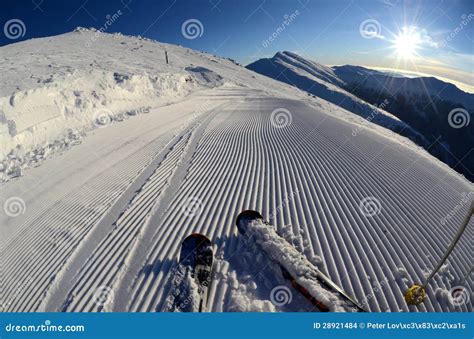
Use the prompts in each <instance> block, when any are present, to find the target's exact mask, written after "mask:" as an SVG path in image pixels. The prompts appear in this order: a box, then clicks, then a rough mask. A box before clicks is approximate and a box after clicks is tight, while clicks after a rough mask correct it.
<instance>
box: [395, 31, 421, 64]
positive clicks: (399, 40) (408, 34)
mask: <svg viewBox="0 0 474 339" xmlns="http://www.w3.org/2000/svg"><path fill="white" fill-rule="evenodd" d="M419 42H420V37H419V34H418V33H417V32H416V31H415V30H414V29H410V28H406V27H405V28H403V30H402V31H401V32H400V34H399V35H398V36H397V37H395V41H394V47H395V50H396V52H397V54H398V56H399V57H400V58H402V59H411V58H413V57H414V56H415V55H416V54H417V53H416V51H417V49H418V48H419Z"/></svg>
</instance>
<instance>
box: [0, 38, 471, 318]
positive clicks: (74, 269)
mask: <svg viewBox="0 0 474 339" xmlns="http://www.w3.org/2000/svg"><path fill="white" fill-rule="evenodd" d="M94 36H95V32H93V31H86V30H80V31H77V32H74V33H68V34H64V35H60V36H57V37H52V38H47V39H38V40H31V41H26V42H23V43H19V44H14V45H11V46H6V47H2V49H1V51H2V56H5V57H6V58H8V60H9V61H8V68H11V69H16V70H17V71H16V72H14V71H11V70H10V71H9V70H8V69H7V70H5V72H4V73H5V74H8V79H7V80H6V81H5V83H6V84H7V87H6V88H5V92H2V93H10V92H11V91H12V90H15V89H14V88H15V87H16V85H15V84H21V87H20V88H19V89H17V92H15V93H16V94H15V98H16V99H15V100H13V101H14V105H11V104H10V102H9V100H7V99H10V98H11V94H2V95H5V97H3V98H2V102H6V105H10V107H7V109H6V110H5V115H6V118H7V119H8V120H13V121H15V122H16V121H17V120H16V119H18V121H20V119H21V118H22V114H21V112H20V111H19V110H18V111H17V110H16V109H17V107H19V106H16V104H17V103H18V104H19V103H20V102H21V101H20V99H21V100H29V101H28V102H29V105H30V107H33V108H34V109H36V107H38V112H39V113H41V114H39V116H40V117H41V118H42V119H43V118H44V117H45V116H46V114H47V112H48V110H46V109H44V110H40V108H41V105H42V101H41V96H40V97H34V96H33V95H32V93H41V94H43V96H44V95H45V93H47V91H48V90H51V91H53V93H56V92H55V91H58V92H59V93H60V94H59V95H58V98H56V99H55V101H53V103H52V105H54V107H55V109H57V112H59V113H58V117H57V118H55V119H52V120H47V121H45V120H42V119H41V120H40V121H34V120H33V121H29V120H28V119H29V118H31V115H28V117H29V118H28V119H26V118H25V120H26V123H29V124H31V125H32V128H30V129H29V130H27V132H28V133H30V134H31V135H33V136H35V135H37V137H38V138H45V139H46V140H48V142H50V140H49V139H48V138H56V135H54V134H53V133H49V134H46V133H43V134H42V132H43V131H44V130H43V129H42V128H41V126H42V124H45V123H48V122H49V121H53V122H55V123H57V128H58V131H60V130H61V128H64V129H68V128H71V127H70V126H76V127H75V128H77V129H79V128H80V127H78V126H89V125H90V124H91V123H92V122H93V121H95V120H94V119H93V117H94V110H93V109H90V107H92V106H93V104H95V105H96V106H95V108H97V109H104V108H107V109H110V111H111V112H110V114H111V115H112V116H113V117H115V116H117V115H118V114H119V113H120V112H123V111H122V109H124V108H126V109H127V110H129V111H133V113H135V112H136V114H132V115H129V117H128V118H126V119H123V121H119V120H113V122H112V123H109V124H105V125H100V126H95V128H92V127H91V128H89V129H87V130H84V134H83V135H82V134H81V139H80V141H81V142H80V143H77V144H75V145H70V146H69V147H68V148H67V150H66V149H61V150H60V151H59V152H57V153H51V154H50V155H49V156H48V158H47V159H46V160H44V161H42V162H38V163H36V164H35V166H33V167H31V168H27V169H25V171H24V176H22V177H18V178H14V179H13V180H10V181H8V182H6V183H3V184H2V187H1V188H2V189H1V201H0V202H1V203H2V206H3V212H4V213H0V233H1V234H2V237H1V238H0V286H1V287H2V288H1V289H0V304H1V307H2V310H3V311H8V312H11V311H147V312H154V311H162V310H163V306H164V302H165V299H166V296H167V295H168V292H169V290H170V287H171V286H170V282H171V278H172V275H173V270H174V267H175V265H176V261H177V256H178V253H179V247H180V244H181V241H182V239H183V238H184V237H186V236H187V235H189V234H190V233H193V232H200V233H203V234H205V235H207V236H208V237H209V238H210V239H211V240H212V242H213V243H214V244H215V253H216V265H215V267H214V284H213V287H212V289H211V290H210V294H209V296H210V298H209V304H210V310H211V311H215V312H219V311H302V310H303V311H314V309H313V306H312V305H311V304H310V303H308V302H307V301H306V300H305V299H304V298H302V297H300V296H299V295H298V293H296V292H295V291H292V293H293V299H292V300H293V301H292V302H291V303H289V304H286V305H281V304H278V303H274V302H273V303H272V300H273V298H272V293H273V292H272V291H275V288H280V287H281V286H285V287H288V288H290V290H291V285H289V284H288V282H287V281H286V280H285V279H284V278H283V277H282V276H281V273H280V272H279V271H278V268H275V267H273V266H272V265H271V264H270V263H269V262H268V259H267V258H265V257H264V256H263V255H262V253H258V252H254V251H253V249H252V248H251V247H249V246H246V244H245V242H244V241H243V240H242V239H241V238H240V237H239V236H238V233H237V229H236V226H235V217H236V216H237V215H238V213H239V212H240V211H242V210H243V209H248V208H251V209H255V210H259V211H261V213H262V215H263V216H264V217H265V218H267V219H270V220H271V221H272V223H273V224H274V225H275V226H276V227H277V229H278V232H279V233H280V234H281V235H282V236H285V238H286V239H288V241H290V242H291V243H292V244H293V245H294V246H295V248H297V249H298V250H299V251H300V252H301V253H302V254H304V255H305V256H306V257H307V258H308V260H311V262H312V263H313V264H315V265H316V266H317V267H318V268H319V269H321V271H324V272H325V273H327V274H328V275H329V276H330V277H331V278H332V279H333V280H334V281H335V282H337V283H338V284H340V285H341V286H342V287H344V289H346V290H347V292H348V293H350V294H352V295H354V296H356V297H357V299H358V300H359V301H360V302H361V303H363V304H364V305H365V306H367V308H369V309H370V310H372V311H387V310H388V311H400V310H401V311H443V310H445V311H472V304H463V305H459V306H454V305H453V304H451V303H450V302H449V299H448V298H447V295H448V293H449V291H450V289H451V288H452V287H454V286H456V285H457V284H458V283H459V281H461V280H462V278H463V277H464V275H465V274H466V272H467V271H468V270H469V268H470V265H471V260H470V258H471V247H470V246H471V244H470V239H472V236H473V228H472V225H473V224H472V222H471V224H470V225H469V226H468V228H467V230H466V234H465V235H464V236H463V238H462V239H461V241H460V243H459V244H458V245H457V247H456V249H455V251H454V252H453V253H452V255H451V256H450V258H449V265H447V266H446V267H445V269H444V270H443V272H442V274H439V275H437V276H436V279H435V280H434V281H433V283H432V284H430V285H429V287H428V299H427V300H426V302H425V303H423V305H421V306H420V307H408V306H407V305H406V303H405V301H404V299H403V295H402V293H403V291H404V290H405V289H406V287H407V286H408V284H410V283H412V282H418V281H421V280H422V279H423V277H424V276H425V274H426V271H429V270H431V269H432V268H433V267H434V265H435V264H436V262H437V260H438V259H439V258H440V257H441V255H442V253H443V251H444V250H445V248H446V246H447V245H448V243H449V241H450V239H451V238H452V236H453V235H454V234H455V233H456V230H457V227H458V224H459V222H460V220H462V218H463V216H464V213H465V212H466V211H467V209H468V206H467V203H466V201H465V199H466V194H468V193H469V192H471V191H472V185H471V184H470V183H469V182H468V181H466V180H465V179H464V178H463V177H461V176H460V175H458V174H457V173H455V172H454V171H452V170H451V169H450V168H448V167H447V166H445V165H444V164H442V163H441V162H439V161H438V160H437V159H435V158H433V157H432V156H431V155H429V154H427V153H426V152H425V151H424V150H422V149H419V148H417V147H415V146H414V145H413V144H412V143H411V142H409V141H407V140H406V139H405V138H402V137H400V136H399V135H396V134H394V133H391V132H390V131H387V130H386V129H384V128H381V127H380V126H377V125H375V124H370V123H369V124H367V123H366V124H363V121H362V120H361V119H360V118H359V117H358V116H356V115H354V114H352V113H350V112H348V111H345V110H343V109H341V108H339V107H337V106H335V105H332V104H329V103H327V102H325V101H324V100H322V99H319V98H312V97H308V96H307V95H306V94H304V93H302V92H301V91H297V90H296V89H295V88H294V87H291V86H289V85H286V84H283V83H281V82H278V81H275V80H272V79H269V78H267V77H264V76H260V75H257V74H255V73H254V72H251V71H249V70H246V69H245V68H242V67H240V66H238V65H236V64H234V63H232V62H231V61H229V60H226V59H223V58H219V57H216V56H211V55H209V54H205V53H200V52H196V51H192V50H189V49H186V48H182V47H179V46H172V45H167V44H161V43H158V42H154V41H148V40H144V39H142V38H138V37H124V36H121V35H110V34H103V35H100V38H101V40H100V46H99V45H97V46H91V47H90V48H89V49H85V48H84V43H85V42H87V41H90V39H91V38H92V37H94ZM45 43H48V46H49V48H48V49H47V50H41V46H43V45H44V44H45ZM165 50H167V51H168V54H169V56H170V60H171V65H166V63H165V61H164V58H163V55H164V51H165ZM22 55H23V57H22ZM13 56H18V57H17V58H13ZM37 60H42V61H45V60H50V63H51V64H54V65H55V67H54V69H52V70H50V67H47V66H45V67H42V66H39V67H38V68H37V69H36V68H35V65H42V64H44V65H47V63H43V62H41V63H39V62H37ZM94 60H95V61H94ZM1 65H4V63H2V64H1ZM91 65H92V66H91ZM3 67H5V66H3ZM68 67H69V68H70V69H71V71H72V75H68V74H69V73H67V74H66V73H64V72H63V71H58V72H56V71H55V70H64V69H67V68H68ZM114 73H116V74H120V76H114ZM25 75H28V76H27V77H26V78H27V79H25V78H24V77H25ZM50 76H52V80H51V81H48V82H42V81H41V82H35V81H33V80H31V79H44V78H46V79H48V78H50ZM182 77H184V81H183V80H182V79H183V78H182ZM153 79H155V80H153ZM186 79H191V80H188V81H186ZM146 84H148V85H146ZM165 88H168V89H169V90H168V91H167V90H165ZM35 91H37V92H35ZM43 91H45V92H43ZM69 91H71V92H72V95H74V96H76V98H77V101H76V100H72V101H69V99H68V100H65V101H62V99H61V98H65V97H66V98H68V96H69V95H71V93H70V92H69ZM74 93H76V94H77V95H76V94H74ZM46 96H47V95H46ZM96 96H98V97H99V98H102V99H103V100H100V101H99V102H96V101H95V100H97V98H96ZM143 96H146V97H147V98H148V100H149V101H148V102H149V106H150V107H149V109H147V110H146V111H148V113H147V112H146V111H140V109H139V108H140V107H143V103H142V102H141V98H143ZM120 98H124V100H123V102H121V100H120ZM17 99H18V101H16V100H17ZM5 100H6V101H5ZM84 102H90V103H91V106H88V105H85V106H82V103H84ZM76 104H78V105H77V106H76ZM35 105H36V106H35ZM80 119H83V120H82V121H83V122H84V125H80V124H79V122H80V121H81V120H80ZM36 122H37V124H35V123H36ZM33 127H34V128H33ZM355 129H356V130H357V131H358V133H357V135H356V136H353V135H352V133H353V131H354V130H355ZM22 133H24V132H19V133H18V136H21V135H22ZM4 137H5V138H7V136H4ZM8 138H13V137H11V136H8ZM19 140H20V141H21V140H23V139H15V140H14V141H19ZM53 140H54V139H53ZM23 141H25V142H24V143H23V144H22V146H23V147H24V148H25V150H27V149H28V147H30V144H28V143H27V142H26V141H28V140H27V139H25V140H23ZM9 142H13V141H9ZM31 145H34V143H31ZM468 198H469V199H471V200H472V195H468ZM377 206H378V207H377ZM465 285H466V286H467V289H468V291H472V288H473V280H472V277H468V278H467V280H466V282H465ZM273 301H274V300H273Z"/></svg>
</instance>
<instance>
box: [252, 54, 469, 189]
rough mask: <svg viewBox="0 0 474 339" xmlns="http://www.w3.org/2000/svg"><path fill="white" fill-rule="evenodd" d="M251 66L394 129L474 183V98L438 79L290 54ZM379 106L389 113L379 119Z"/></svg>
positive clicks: (264, 73)
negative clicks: (399, 121) (340, 64)
mask: <svg viewBox="0 0 474 339" xmlns="http://www.w3.org/2000/svg"><path fill="white" fill-rule="evenodd" d="M246 67H247V68H248V69H250V70H253V71H255V72H257V73H260V74H262V75H265V76H268V77H270V78H273V79H276V80H279V81H282V82H285V83H287V84H290V85H293V86H295V87H297V88H299V89H301V90H303V91H306V92H308V93H309V94H311V95H315V96H317V97H320V98H322V99H325V100H327V101H329V102H332V103H333V104H336V105H338V106H340V107H342V108H344V109H346V110H348V111H351V112H353V113H355V114H357V115H360V116H362V117H364V118H366V119H367V120H370V121H371V122H373V123H376V124H379V125H381V126H384V127H386V128H389V129H391V130H393V131H395V132H397V133H399V134H401V135H403V136H405V137H407V138H409V139H411V140H413V141H414V142H416V143H417V144H418V145H420V146H422V147H424V148H425V149H426V150H428V151H429V152H430V153H431V154H433V155H434V156H436V157H437V158H438V159H440V160H441V161H443V162H445V163H446V164H448V165H449V166H451V167H452V168H454V169H455V170H456V171H458V172H460V173H462V174H463V175H464V176H465V177H466V178H468V179H469V180H471V181H474V152H471V151H472V149H470V147H471V146H470V145H473V144H474V127H473V126H474V122H472V123H471V120H472V118H473V117H472V115H473V113H472V112H473V110H474V94H470V93H466V92H464V91H462V90H460V89H459V88H457V87H456V86H455V85H453V84H450V83H447V82H444V81H441V80H439V79H437V78H434V77H417V78H409V77H406V76H403V75H400V74H395V73H385V72H381V71H377V70H372V69H367V68H364V67H361V66H352V65H345V66H334V67H328V66H324V65H321V64H319V63H317V62H314V61H311V60H307V59H305V58H303V57H301V56H299V55H297V54H295V53H291V52H286V51H285V52H278V53H276V54H275V55H274V56H273V57H272V58H264V59H260V60H257V61H255V62H254V63H251V64H249V65H248V66H246ZM376 107H379V109H382V110H383V111H386V112H389V113H390V114H387V113H385V114H376V115H374V114H373V111H374V109H377V108H376ZM450 112H453V113H451V114H450ZM391 115H393V116H391ZM391 117H392V118H391ZM398 119H399V120H401V121H403V122H404V123H405V124H399V123H397V121H398ZM407 124H408V125H409V127H407Z"/></svg>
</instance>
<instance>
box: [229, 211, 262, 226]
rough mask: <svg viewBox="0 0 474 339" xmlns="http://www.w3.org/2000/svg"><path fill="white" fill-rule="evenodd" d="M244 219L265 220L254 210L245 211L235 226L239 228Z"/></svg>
mask: <svg viewBox="0 0 474 339" xmlns="http://www.w3.org/2000/svg"><path fill="white" fill-rule="evenodd" d="M243 219H263V217H262V215H261V214H260V213H258V212H257V211H254V210H245V211H242V212H240V214H239V215H238V216H237V220H236V222H235V224H236V225H237V226H238V225H239V223H240V221H241V220H243Z"/></svg>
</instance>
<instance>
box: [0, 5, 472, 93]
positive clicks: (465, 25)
mask: <svg viewBox="0 0 474 339" xmlns="http://www.w3.org/2000/svg"><path fill="white" fill-rule="evenodd" d="M1 7H2V11H1V13H0V19H1V21H0V22H1V24H2V26H3V28H4V29H5V24H6V22H7V21H9V20H11V19H19V20H21V21H22V22H23V23H24V25H25V28H26V32H25V34H24V36H22V37H19V38H16V39H9V38H8V37H6V36H5V32H2V33H3V34H1V37H0V45H6V44H10V43H14V42H18V41H21V40H25V39H30V38H34V37H43V36H50V35H56V34H61V33H64V32H68V31H71V30H73V29H74V28H75V27H76V26H84V27H96V28H100V27H102V26H103V25H104V24H105V22H106V15H107V14H109V15H113V14H114V13H116V12H117V11H118V10H120V11H121V13H122V15H120V17H119V18H118V20H116V21H115V22H114V23H113V24H112V25H111V26H110V27H108V28H107V32H121V33H124V34H129V35H143V36H146V37H149V38H153V39H156V40H159V41H162V42H168V43H173V44H180V45H183V46H187V47H190V48H194V49H199V50H204V51H207V52H211V53H214V54H217V55H221V56H226V57H231V58H234V59H236V60H238V61H240V62H241V63H243V64H247V63H250V62H252V61H254V60H256V59H258V58H261V57H269V56H271V55H273V54H274V53H275V52H276V51H279V50H289V51H293V52H296V53H300V54H302V55H304V56H305V57H308V58H311V59H313V60H315V61H318V62H321V63H323V64H348V63H349V64H357V65H365V66H370V67H381V68H399V69H403V70H410V71H418V72H421V73H427V74H434V75H437V76H440V77H446V78H450V79H453V80H456V81H461V82H464V83H466V84H469V85H474V80H473V79H472V71H473V68H474V14H472V13H474V1H471V0H444V1H442V0H426V1H413V0H408V1H407V0H370V1H369V0H355V1H352V0H314V1H312V0H294V1H283V0H273V1H272V0H267V1H264V0H255V1H251V0H232V1H231V0H188V1H185V0H159V1H152V0H109V1H107V0H104V1H97V0H96V1H94V0H89V1H86V0H79V1H76V0H69V1H57V0H33V1H31V0H24V1H23V0H21V1H18V0H11V1H2V5H1ZM296 11H298V12H296ZM295 13H297V14H296V15H295V17H294V20H292V22H291V23H289V24H288V25H285V24H284V20H285V18H284V16H285V15H291V14H295ZM469 14H471V16H469ZM463 18H464V21H463ZM188 19H197V20H199V21H200V22H201V23H202V27H203V31H202V36H200V37H198V38H196V39H186V38H185V37H184V36H183V34H182V29H181V28H182V24H183V22H184V21H186V20H188ZM366 20H372V21H369V22H367V25H368V26H363V27H362V28H361V24H363V23H364V22H366ZM371 23H372V25H371ZM282 26H284V29H283V31H282V32H280V33H278V34H277V36H276V38H275V39H274V41H271V42H269V43H267V44H265V43H264V41H265V40H266V39H268V37H269V36H270V35H272V34H273V33H275V32H276V31H277V29H278V27H282ZM404 27H406V29H408V30H409V31H408V32H409V33H407V35H409V38H408V40H410V39H411V36H416V39H415V40H416V42H415V44H416V46H415V47H416V48H415V50H414V51H409V52H410V54H411V55H410V56H409V57H406V55H405V57H404V58H400V53H398V52H400V50H399V49H397V48H396V46H398V45H397V43H396V42H395V41H396V40H397V39H396V37H397V36H399V35H400V32H403V29H404ZM456 27H458V29H457V33H455V36H454V37H450V36H452V35H453V34H454V33H453V32H455V30H456ZM366 28H367V31H366ZM459 28H460V29H459ZM361 30H362V32H361ZM364 34H366V35H365V37H364ZM367 34H368V35H367ZM371 34H372V35H371ZM367 37H369V38H367ZM448 37H450V38H448ZM447 39H448V40H449V41H447ZM412 40H413V39H412ZM410 41H411V40H410ZM402 44H403V41H402ZM409 44H410V42H409ZM412 47H413V46H408V49H412ZM403 48H404V47H402V49H403ZM402 52H403V50H402ZM405 52H406V51H405ZM411 52H413V53H411ZM402 54H403V53H402ZM405 54H406V53H405ZM0 56H1V55H0Z"/></svg>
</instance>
